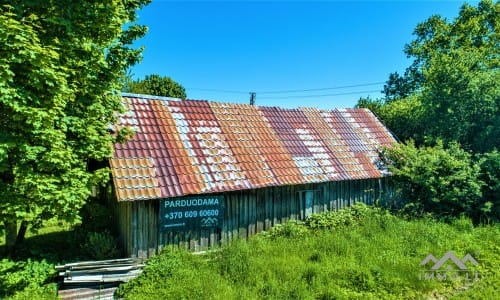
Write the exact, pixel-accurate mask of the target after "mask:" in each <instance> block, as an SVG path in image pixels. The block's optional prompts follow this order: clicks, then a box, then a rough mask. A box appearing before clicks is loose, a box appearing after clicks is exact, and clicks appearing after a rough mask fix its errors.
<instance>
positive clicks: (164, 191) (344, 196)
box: [110, 94, 395, 257]
mask: <svg viewBox="0 0 500 300" xmlns="http://www.w3.org/2000/svg"><path fill="white" fill-rule="evenodd" d="M122 98H123V103H124V105H125V107H126V109H127V112H126V113H124V114H122V115H120V117H119V123H118V124H117V126H128V127H130V128H131V129H132V130H133V131H134V132H135V134H134V136H133V138H131V139H130V140H128V141H127V142H126V143H123V144H115V145H114V154H113V157H112V158H111V159H110V167H111V172H112V178H113V185H112V186H113V190H112V192H111V194H112V195H113V200H112V202H113V203H112V206H113V210H114V212H115V216H116V220H117V227H118V231H119V233H120V242H121V244H122V246H123V249H124V251H125V254H126V255H127V256H131V257H150V256H151V255H154V254H156V253H158V251H160V250H161V248H162V247H164V246H166V245H178V246H179V247H183V248H187V249H190V250H193V251H199V250H204V249H208V248H210V247H213V246H216V245H220V244H221V243H224V242H225V241H228V240H231V239H234V238H237V237H240V238H241V237H243V238H246V237H249V236H251V235H253V234H255V233H258V232H260V231H262V230H267V229H269V228H270V227H271V226H273V225H275V224H279V223H283V222H286V221H287V220H303V219H304V218H306V217H307V216H308V215H310V214H312V213H318V212H323V211H326V210H337V209H339V208H342V207H345V206H348V205H351V204H352V203H354V202H364V203H367V204H372V203H373V202H374V201H375V200H376V199H379V198H381V197H385V196H386V195H387V194H388V193H390V191H391V186H390V181H389V179H388V176H387V175H388V173H387V170H386V169H385V168H384V165H383V164H382V163H381V162H380V160H379V156H378V150H379V149H380V148H381V147H384V146H389V145H391V144H393V143H394V142H395V139H394V137H393V136H392V134H391V133H390V132H389V131H388V130H387V128H385V127H384V126H383V124H381V122H380V121H379V120H378V119H377V118H376V117H375V116H374V115H373V114H372V113H371V112H370V111H369V110H367V109H335V110H318V109H315V108H297V109H285V108H279V107H265V106H253V105H245V104H233V103H218V102H209V101H194V100H185V101H181V100H179V99H172V98H163V97H155V96H148V95H136V94H123V95H122Z"/></svg>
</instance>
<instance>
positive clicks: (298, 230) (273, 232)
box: [260, 220, 309, 239]
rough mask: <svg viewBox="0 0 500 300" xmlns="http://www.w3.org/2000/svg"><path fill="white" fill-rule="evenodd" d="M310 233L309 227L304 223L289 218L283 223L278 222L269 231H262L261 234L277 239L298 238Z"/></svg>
mask: <svg viewBox="0 0 500 300" xmlns="http://www.w3.org/2000/svg"><path fill="white" fill-rule="evenodd" d="M308 233H309V232H308V230H307V228H306V227H305V226H304V225H303V224H300V223H297V221H294V220H289V221H288V222H285V223H283V224H276V225H275V226H273V227H272V228H271V229H269V230H268V231H264V232H262V233H261V234H260V235H261V236H264V237H269V238H272V239H276V238H279V237H285V238H298V237H303V236H305V235H307V234H308Z"/></svg>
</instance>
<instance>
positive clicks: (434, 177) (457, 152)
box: [385, 141, 483, 219]
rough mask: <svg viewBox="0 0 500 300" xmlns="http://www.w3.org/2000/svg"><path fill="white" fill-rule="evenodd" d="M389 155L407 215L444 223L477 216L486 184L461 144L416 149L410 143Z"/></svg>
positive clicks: (390, 152)
mask: <svg viewBox="0 0 500 300" xmlns="http://www.w3.org/2000/svg"><path fill="white" fill-rule="evenodd" d="M385 155H386V158H387V159H388V160H389V161H390V162H391V163H390V165H389V168H390V170H391V172H392V173H393V174H394V181H395V183H396V185H397V188H398V190H399V192H400V193H401V199H403V200H402V203H400V204H399V205H400V206H401V207H402V208H403V210H405V211H406V212H407V213H409V214H411V215H416V216H423V215H425V214H426V213H431V214H433V215H435V216H437V217H439V218H443V219H449V218H456V217H458V216H460V215H462V214H465V215H467V216H473V215H474V205H475V203H477V202H478V201H479V199H480V198H481V186H482V184H483V182H482V181H481V180H480V179H478V177H479V166H478V165H477V164H474V162H473V161H472V159H471V155H470V154H469V153H467V152H465V151H464V150H462V149H461V148H460V147H459V146H458V145H457V144H455V143H451V144H450V145H449V147H448V148H447V149H446V148H444V147H443V144H442V142H438V143H437V145H436V146H435V147H422V148H416V147H415V145H414V143H413V142H412V141H410V142H408V143H407V144H406V145H405V144H399V145H397V146H395V147H394V148H392V149H387V150H386V152H385Z"/></svg>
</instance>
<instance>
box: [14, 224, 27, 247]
mask: <svg viewBox="0 0 500 300" xmlns="http://www.w3.org/2000/svg"><path fill="white" fill-rule="evenodd" d="M27 230H28V222H26V221H24V220H23V221H22V222H21V226H20V227H19V231H18V232H17V238H16V244H15V247H16V248H17V246H19V245H21V244H22V243H23V242H24V237H25V236H26V231H27Z"/></svg>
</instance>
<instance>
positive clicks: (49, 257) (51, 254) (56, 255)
mask: <svg viewBox="0 0 500 300" xmlns="http://www.w3.org/2000/svg"><path fill="white" fill-rule="evenodd" d="M84 237H85V235H84V233H83V232H82V231H81V230H78V229H72V230H67V231H57V232H50V233H43V234H37V235H34V236H30V237H27V238H26V239H25V240H24V242H23V243H22V244H21V245H19V246H18V247H17V249H16V251H15V254H14V255H11V256H8V257H7V258H9V259H11V260H13V261H25V260H27V259H31V260H45V261H47V262H48V263H52V264H61V263H66V262H72V261H78V260H83V259H90V258H89V257H88V255H86V254H85V253H84V251H82V248H81V246H80V244H81V243H82V242H83V240H84ZM0 253H3V254H5V253H6V249H5V245H1V246H0Z"/></svg>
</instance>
